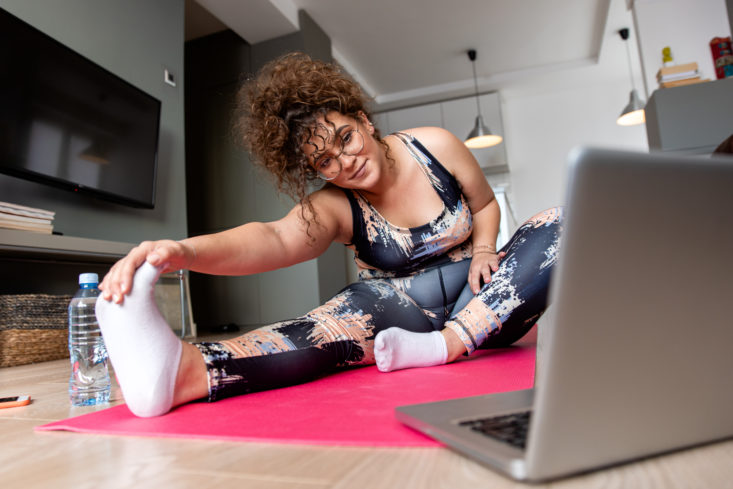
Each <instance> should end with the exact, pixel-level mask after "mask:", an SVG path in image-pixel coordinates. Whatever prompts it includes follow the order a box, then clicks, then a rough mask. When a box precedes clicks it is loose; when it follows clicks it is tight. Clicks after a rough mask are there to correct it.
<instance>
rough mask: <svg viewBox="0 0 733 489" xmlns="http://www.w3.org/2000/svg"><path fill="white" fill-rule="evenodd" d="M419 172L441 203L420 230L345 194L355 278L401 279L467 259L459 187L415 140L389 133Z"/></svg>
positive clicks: (465, 215) (467, 214) (465, 214)
mask: <svg viewBox="0 0 733 489" xmlns="http://www.w3.org/2000/svg"><path fill="white" fill-rule="evenodd" d="M393 135H394V136H396V137H397V138H399V140H400V141H402V143H403V144H404V145H405V147H406V148H407V151H408V152H409V153H410V155H412V157H413V159H414V160H415V161H416V162H417V164H418V165H419V166H420V169H421V170H422V171H423V173H424V174H425V176H426V177H427V178H428V180H429V181H430V184H431V185H432V187H433V188H434V189H435V191H436V192H437V194H438V196H439V197H440V199H441V200H442V201H443V211H442V212H441V213H440V215H438V217H436V218H435V219H433V220H432V221H430V222H428V223H426V224H423V225H421V226H417V227H412V228H405V227H400V226H395V225H394V224H392V223H390V222H389V221H387V219H385V218H384V217H383V216H382V215H381V214H380V213H379V211H377V209H376V208H375V207H374V206H372V204H370V203H369V201H368V200H367V199H366V198H365V197H364V196H363V195H361V193H360V192H359V191H358V190H347V189H343V190H344V193H345V194H346V197H347V198H348V199H349V203H350V204H351V214H352V218H353V227H354V234H353V238H352V240H351V243H350V244H347V246H348V247H349V248H351V249H352V250H354V253H355V261H356V264H357V267H358V268H359V278H360V279H368V278H380V277H400V276H407V275H412V274H414V273H416V272H418V271H420V270H423V269H425V268H430V267H433V266H438V265H442V264H443V263H446V262H448V261H454V262H456V261H461V260H463V259H466V258H470V256H471V240H469V239H468V238H469V236H471V231H472V229H473V224H472V217H471V211H470V209H469V208H468V203H467V202H466V199H465V197H464V196H463V193H462V192H461V189H460V186H459V184H458V181H457V180H456V179H455V177H454V176H453V175H452V174H451V173H450V172H449V171H448V170H447V169H446V168H445V167H444V166H443V165H442V164H440V162H439V161H438V160H437V159H436V158H435V157H434V156H433V155H432V154H430V152H429V151H428V150H427V149H426V148H425V146H423V145H422V144H421V143H420V142H419V141H418V140H417V139H415V138H414V137H412V136H410V135H408V134H405V133H400V132H397V133H393Z"/></svg>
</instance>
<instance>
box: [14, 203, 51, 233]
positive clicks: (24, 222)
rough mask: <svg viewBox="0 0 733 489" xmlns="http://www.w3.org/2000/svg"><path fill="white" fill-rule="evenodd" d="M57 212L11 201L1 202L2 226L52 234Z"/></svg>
mask: <svg viewBox="0 0 733 489" xmlns="http://www.w3.org/2000/svg"><path fill="white" fill-rule="evenodd" d="M55 215H56V213H55V212H52V211H47V210H45V209H36V208H34V207H27V206H24V205H19V204H11V203H9V202H0V228H5V229H19V230H22V231H34V232H37V233H46V234H51V233H52V232H53V220H54V217H55Z"/></svg>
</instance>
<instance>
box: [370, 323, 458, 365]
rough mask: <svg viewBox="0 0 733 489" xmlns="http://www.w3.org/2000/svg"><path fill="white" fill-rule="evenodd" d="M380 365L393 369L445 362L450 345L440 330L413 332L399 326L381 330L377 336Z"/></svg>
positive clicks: (376, 354)
mask: <svg viewBox="0 0 733 489" xmlns="http://www.w3.org/2000/svg"><path fill="white" fill-rule="evenodd" d="M374 357H375V358H376V360H377V368H379V370H381V371H382V372H391V371H392V370H399V369H402V368H411V367H432V366H433V365H443V364H444V363H445V362H446V360H447V359H448V347H447V346H446V344H445V338H443V335H442V334H441V333H440V331H431V332H430V333H413V332H412V331H407V330H404V329H400V328H389V329H385V330H384V331H380V332H379V333H378V334H377V337H376V338H375V339H374Z"/></svg>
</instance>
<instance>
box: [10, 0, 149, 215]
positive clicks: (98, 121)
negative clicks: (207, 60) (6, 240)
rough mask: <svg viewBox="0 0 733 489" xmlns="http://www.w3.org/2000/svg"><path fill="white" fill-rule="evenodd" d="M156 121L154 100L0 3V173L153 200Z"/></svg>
mask: <svg viewBox="0 0 733 489" xmlns="http://www.w3.org/2000/svg"><path fill="white" fill-rule="evenodd" d="M159 124H160V101H158V100H157V99H155V98H154V97H152V96H150V95H148V94H147V93H145V92H143V91H141V90H139V89H138V88H136V87H134V86H133V85H131V84H130V83H128V82H126V81H125V80H123V79H121V78H120V77H118V76H116V75H114V74H112V73H110V72H109V71H107V70H105V69H104V68H102V67H100V66H99V65H97V64H95V63H93V62H92V61H90V60H88V59H87V58H85V57H83V56H81V55H80V54H78V53H76V52H75V51H73V50H71V49H69V48H68V47H66V46H64V45H63V44H61V43H59V42H57V41H55V40H54V39H52V38H51V37H49V36H47V35H46V34H44V33H42V32H41V31H39V30H38V29H36V28H34V27H32V26H31V25H29V24H27V23H25V22H23V21H22V20H20V19H18V18H17V17H15V16H13V15H12V14H10V13H8V12H7V11H5V10H3V9H0V172H1V173H5V174H7V175H12V176H15V177H20V178H25V179H30V180H34V181H37V182H42V183H45V184H49V185H54V186H59V187H62V188H66V189H69V190H72V191H74V192H83V193H88V194H92V195H94V196H96V197H99V198H103V199H106V200H111V201H114V202H117V203H120V204H125V205H128V206H132V207H143V208H153V207H154V206H155V179H156V168H157V159H158V130H159ZM0 200H2V199H0Z"/></svg>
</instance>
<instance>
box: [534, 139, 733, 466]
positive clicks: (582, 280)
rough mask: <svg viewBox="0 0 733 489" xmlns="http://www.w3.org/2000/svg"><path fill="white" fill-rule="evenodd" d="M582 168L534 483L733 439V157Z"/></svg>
mask: <svg viewBox="0 0 733 489" xmlns="http://www.w3.org/2000/svg"><path fill="white" fill-rule="evenodd" d="M570 164H571V172H570V174H571V181H570V182H569V201H568V220H567V224H566V227H565V230H564V234H563V243H562V246H561V254H560V258H559V262H558V269H557V270H556V273H555V276H554V279H553V286H552V288H551V290H552V304H553V305H552V307H551V309H550V310H551V313H552V320H551V325H549V324H547V322H545V323H543V324H544V325H545V327H546V328H548V329H547V330H545V332H544V333H545V334H543V335H542V340H543V341H545V342H546V343H544V344H543V346H542V350H543V352H542V357H541V359H540V360H541V363H540V365H539V370H538V379H537V383H536V393H535V412H534V415H533V418H532V423H531V428H530V438H529V440H528V451H527V472H528V476H529V478H530V479H542V478H546V477H554V476H558V475H562V474H565V473H572V472H577V471H583V470H587V469H590V468H596V467H598V466H602V465H610V464H614V463H618V462H621V461H625V460H630V459H634V458H638V457H641V456H645V455H650V454H653V453H659V452H663V451H667V450H672V449H675V448H679V447H682V446H688V445H694V444H698V443H703V442H707V441H711V440H715V439H720V438H724V437H728V436H732V435H733V416H731V412H732V411H733V351H732V350H733V319H732V318H731V315H732V313H733V160H730V159H714V158H690V157H675V156H661V155H656V154H651V155H650V154H640V153H626V152H619V151H610V150H608V151H606V150H591V149H583V150H576V151H574V152H573V153H572V154H571V158H570ZM548 326H549V327H548Z"/></svg>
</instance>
